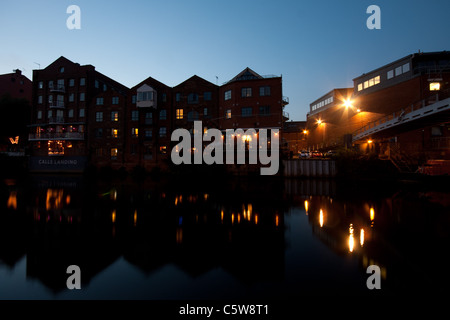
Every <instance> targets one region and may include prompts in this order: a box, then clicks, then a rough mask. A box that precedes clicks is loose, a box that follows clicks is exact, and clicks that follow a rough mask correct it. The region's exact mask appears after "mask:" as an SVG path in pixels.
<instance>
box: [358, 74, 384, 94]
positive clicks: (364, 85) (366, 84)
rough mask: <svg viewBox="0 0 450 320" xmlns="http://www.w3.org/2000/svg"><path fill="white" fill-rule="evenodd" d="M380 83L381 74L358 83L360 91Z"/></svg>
mask: <svg viewBox="0 0 450 320" xmlns="http://www.w3.org/2000/svg"><path fill="white" fill-rule="evenodd" d="M379 83H380V76H376V77H373V78H371V79H369V80H366V81H364V82H362V83H359V84H358V91H361V90H363V89H367V88H370V87H372V86H375V85H377V84H379Z"/></svg>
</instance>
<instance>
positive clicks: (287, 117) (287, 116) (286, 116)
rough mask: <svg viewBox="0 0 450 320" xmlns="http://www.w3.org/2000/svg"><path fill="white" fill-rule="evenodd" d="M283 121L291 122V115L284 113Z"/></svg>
mask: <svg viewBox="0 0 450 320" xmlns="http://www.w3.org/2000/svg"><path fill="white" fill-rule="evenodd" d="M283 120H284V121H288V120H289V113H287V112H286V111H283Z"/></svg>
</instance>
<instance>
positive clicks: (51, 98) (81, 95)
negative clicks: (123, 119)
mask: <svg viewBox="0 0 450 320" xmlns="http://www.w3.org/2000/svg"><path fill="white" fill-rule="evenodd" d="M117 98H118V97H117ZM68 99H69V102H75V94H74V93H71V94H70V95H69V98H68ZM85 99H86V96H85V93H84V92H80V93H79V100H80V102H83V101H85ZM43 102H44V97H43V96H38V104H42V103H43ZM54 102H57V104H58V105H59V106H60V107H64V95H60V94H59V95H57V96H56V100H55V99H54V96H53V95H49V96H48V103H49V104H50V105H53V103H54ZM117 103H118V102H117Z"/></svg>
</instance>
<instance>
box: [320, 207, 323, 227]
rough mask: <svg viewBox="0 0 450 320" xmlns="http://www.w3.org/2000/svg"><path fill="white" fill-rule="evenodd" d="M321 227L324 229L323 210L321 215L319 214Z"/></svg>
mask: <svg viewBox="0 0 450 320" xmlns="http://www.w3.org/2000/svg"><path fill="white" fill-rule="evenodd" d="M319 225H320V227H321V228H322V227H323V210H322V209H320V213H319Z"/></svg>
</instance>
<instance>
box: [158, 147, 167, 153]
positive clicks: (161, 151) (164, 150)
mask: <svg viewBox="0 0 450 320" xmlns="http://www.w3.org/2000/svg"><path fill="white" fill-rule="evenodd" d="M159 152H160V153H161V154H166V153H167V147H166V146H161V147H159Z"/></svg>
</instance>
